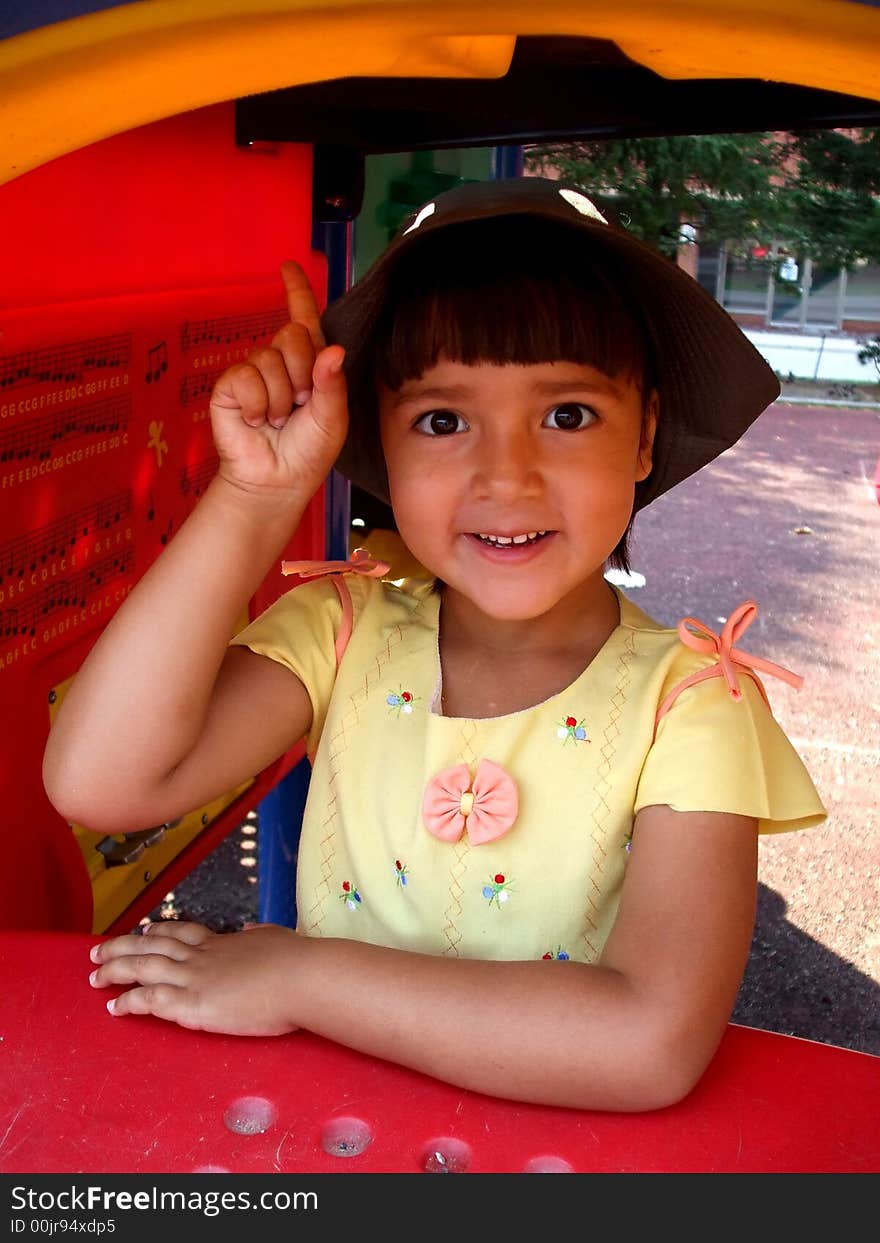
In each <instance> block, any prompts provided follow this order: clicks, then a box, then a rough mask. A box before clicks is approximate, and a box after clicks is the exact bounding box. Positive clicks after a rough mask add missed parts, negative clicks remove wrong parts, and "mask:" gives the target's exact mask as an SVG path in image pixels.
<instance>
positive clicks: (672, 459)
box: [322, 177, 780, 509]
mask: <svg viewBox="0 0 880 1243" xmlns="http://www.w3.org/2000/svg"><path fill="white" fill-rule="evenodd" d="M498 216H527V217H539V218H543V219H545V220H548V221H550V220H552V221H559V222H561V223H562V224H564V225H567V226H568V227H570V228H571V229H572V231H573V233H574V232H576V233H578V234H579V235H581V236H587V235H588V236H589V237H590V238H591V239H598V240H599V241H600V242H601V243H602V244H603V245H604V246H606V247H607V248H608V250H609V252H613V253H614V254H615V256H616V258H617V262H618V264H619V265H620V267H621V269H622V270H623V271H624V272H625V274H626V275H627V277H628V278H629V280H630V288H631V294H632V298H633V301H635V302H636V303H638V305H639V306H640V308H641V310H642V313H643V316H644V320H645V324H646V328H647V331H648V333H649V335H650V338H651V346H652V349H653V353H654V363H655V372H656V376H655V378H656V383H657V389H658V392H659V396H660V419H659V424H658V429H657V434H656V438H655V441H654V454H653V467H652V469H651V473H650V475H649V476H648V478H647V479H646V480H645V481H644V482H643V483H641V484H640V485H639V486H638V488H637V493H636V502H635V505H636V509H641V508H643V507H644V506H645V505H647V504H648V503H649V502H650V501H653V500H654V499H655V498H656V497H658V496H661V495H662V494H663V493H664V492H667V491H668V490H669V489H670V488H672V487H674V486H675V485H676V484H677V483H680V482H681V481H682V480H683V479H687V478H688V476H689V475H692V474H694V473H695V472H696V471H698V470H699V469H700V468H701V467H702V466H705V465H706V464H707V462H711V461H712V460H713V458H716V457H717V456H718V455H719V454H720V453H723V452H724V450H725V449H729V448H730V446H731V445H733V444H735V443H736V441H737V440H739V438H740V436H742V435H743V433H744V432H745V431H746V430H747V429H748V428H749V427H750V425H751V424H752V423H753V422H754V421H755V419H756V418H757V417H758V415H759V414H761V412H762V411H763V410H765V409H766V407H767V406H769V405H770V403H771V402H773V401H775V399H776V398H777V397H778V396H779V391H780V389H779V381H778V379H777V377H776V375H775V373H774V372H773V370H772V369H771V368H770V367H769V366H768V364H767V363H766V362H765V360H764V359H763V358H762V356H761V355H760V354H759V353H758V351H757V350H756V349H755V347H754V346H753V345H752V343H751V342H750V341H749V340H748V338H747V337H746V336H745V335H744V334H743V332H742V331H741V330H740V328H739V326H738V325H737V324H736V323H735V322H734V320H732V319H731V317H730V316H729V315H728V314H727V312H726V311H725V310H723V309H722V307H721V306H719V304H718V303H717V302H716V301H715V299H714V298H713V297H711V295H710V294H708V293H707V292H706V291H705V290H704V289H703V288H702V287H701V286H700V285H699V284H698V283H697V282H696V281H695V280H694V279H693V277H691V276H689V275H688V274H687V273H686V272H684V271H682V269H681V268H679V267H677V266H676V265H675V264H674V263H672V262H671V260H669V259H667V258H665V257H664V256H663V255H661V254H659V253H658V252H657V251H655V250H652V249H651V247H649V246H646V245H645V244H644V243H643V242H640V241H638V240H637V239H636V238H634V237H632V236H631V235H630V234H628V233H626V232H625V231H624V230H622V229H620V228H617V227H615V226H613V225H611V224H609V223H608V222H607V221H606V220H605V218H604V217H603V216H602V214H601V213H600V212H599V210H598V209H597V208H596V207H595V205H594V204H593V203H592V202H591V201H590V199H588V198H587V196H586V195H585V194H584V193H583V191H581V190H578V189H577V188H576V187H574V186H569V185H566V184H565V183H564V182H560V181H551V180H547V179H544V178H538V177H519V178H513V179H510V180H502V181H488V182H475V183H469V184H466V185H461V186H456V187H455V188H454V189H452V190H447V191H445V192H444V193H443V194H439V195H437V197H436V198H434V199H432V200H430V202H428V203H426V204H424V206H422V207H421V208H419V210H418V211H416V212H414V213H413V214H412V216H410V217H409V218H408V219H407V220H406V221H404V223H403V225H402V226H401V228H400V230H399V232H398V233H397V235H396V236H395V238H394V239H393V241H392V242H391V243H390V244H389V246H388V248H387V249H386V250H385V251H384V253H383V254H382V255H381V256H380V257H379V259H377V260H376V262H375V263H374V264H373V266H372V267H371V268H370V269H369V271H368V272H366V273H365V274H364V276H363V277H362V278H361V279H360V280H359V281H358V282H357V283H356V284H355V285H354V286H353V287H352V288H351V289H350V290H348V292H347V293H345V294H343V295H342V297H341V298H338V299H337V300H336V301H335V302H333V303H332V304H331V305H330V306H329V307H328V308H327V310H326V311H325V312H324V315H323V317H322V324H323V328H324V333H325V335H326V338H327V341H328V343H334V344H339V345H343V346H345V350H346V359H345V370H346V374H347V376H348V377H349V381H350V385H349V387H350V402H349V409H350V417H351V424H350V428H349V434H348V438H347V440H346V442H345V445H344V446H343V449H342V452H341V453H340V455H339V459H338V461H337V463H336V467H337V469H338V470H340V471H341V472H342V473H343V474H344V475H346V476H347V478H348V479H350V480H351V482H352V483H354V484H356V485H357V486H358V487H359V488H362V489H364V490H365V491H366V492H369V493H370V494H371V495H373V496H376V497H378V498H379V499H380V500H383V501H386V502H387V501H388V478H387V475H386V471H385V462H384V459H383V457H382V449H381V445H380V443H379V434H378V429H377V428H376V424H375V414H374V411H373V407H372V406H370V404H369V403H368V402H367V401H366V400H365V399H363V398H359V396H358V394H359V393H361V394H363V393H365V392H366V391H367V389H368V388H369V381H370V346H371V338H372V332H373V328H374V326H375V325H376V323H377V321H378V319H379V316H380V313H381V310H382V308H383V306H384V304H385V301H386V295H387V289H388V284H389V278H390V276H391V273H392V272H393V270H394V268H395V266H396V264H397V262H398V259H399V257H400V256H401V255H402V254H404V253H407V252H409V251H410V250H411V249H412V248H413V247H415V246H418V244H419V241H420V240H421V239H422V238H424V237H426V236H429V235H431V234H436V233H437V232H438V230H440V229H445V228H447V227H448V226H449V225H460V224H464V223H466V222H469V221H475V220H485V219H487V218H489V217H498ZM365 385H366V388H365Z"/></svg>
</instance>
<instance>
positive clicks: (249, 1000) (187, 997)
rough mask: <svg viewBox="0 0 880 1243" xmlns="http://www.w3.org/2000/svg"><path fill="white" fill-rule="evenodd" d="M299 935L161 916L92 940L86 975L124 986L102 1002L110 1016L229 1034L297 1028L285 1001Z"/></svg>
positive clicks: (95, 982)
mask: <svg viewBox="0 0 880 1243" xmlns="http://www.w3.org/2000/svg"><path fill="white" fill-rule="evenodd" d="M302 940H303V938H302V937H299V936H297V934H296V933H295V932H293V931H292V930H291V929H290V928H282V927H280V926H278V925H277V924H262V925H259V926H256V927H251V928H248V929H246V930H245V931H244V932H226V933H217V932H211V930H210V929H209V928H205V927H204V926H203V925H202V924H188V923H179V922H177V921H176V920H167V921H163V922H161V923H154V924H149V925H147V927H146V929H145V930H144V934H143V935H142V936H136V935H130V936H122V937H113V938H112V939H111V940H109V941H104V942H102V943H101V944H100V945H96V946H94V947H93V949H92V951H91V959H92V962H94V963H98V964H100V965H99V966H98V967H97V969H96V970H94V971H93V972H92V974H91V975H90V976H89V982H90V983H91V985H92V987H93V988H106V987H107V985H112V984H116V985H119V984H122V985H128V986H130V987H129V988H128V991H127V992H124V993H122V994H120V996H119V997H117V998H115V999H114V1000H113V1001H111V1002H109V1003H108V1007H107V1008H108V1009H109V1010H110V1013H111V1014H113V1015H122V1014H152V1015H154V1016H155V1017H156V1018H160V1019H168V1020H169V1021H170V1022H172V1023H179V1024H180V1026H181V1027H189V1028H192V1029H194V1030H196V1031H208V1032H224V1033H226V1034H227V1035H230V1036H280V1035H282V1034H284V1033H285V1032H292V1031H296V1029H297V1024H296V1023H294V1022H293V1021H292V1020H291V1017H290V1009H289V1007H290V998H291V995H292V982H293V979H294V976H293V969H294V965H295V961H296V958H297V954H298V952H299V951H301V949H302Z"/></svg>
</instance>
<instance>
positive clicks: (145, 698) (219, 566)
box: [44, 476, 307, 794]
mask: <svg viewBox="0 0 880 1243" xmlns="http://www.w3.org/2000/svg"><path fill="white" fill-rule="evenodd" d="M306 503H307V501H306V502H302V501H300V500H298V499H297V498H296V497H294V496H291V495H285V496H279V497H274V496H272V497H270V496H264V495H259V494H253V493H248V492H246V491H243V490H242V489H240V488H238V487H236V485H234V484H232V483H229V482H228V481H227V480H225V479H224V478H223V477H222V476H218V477H217V478H215V479H214V481H213V482H212V483H211V484H210V486H209V488H208V490H207V492H206V493H205V496H204V497H203V498H202V500H201V501H200V502H199V504H198V505H197V506H196V508H195V509H194V510H193V512H192V513H191V514H190V516H189V517H188V518H187V520H186V522H185V523H184V525H183V526H182V527H181V528H180V530H179V532H178V533H177V534H176V536H175V537H174V539H173V540H172V541H171V543H170V544H169V546H168V547H167V548H166V549H165V551H164V552H163V553H162V555H161V556H160V557H159V558H158V560H157V561H156V562H155V563H154V565H153V566H152V567H151V568H150V570H149V571H148V572H147V573H146V574H145V575H144V576H143V578H142V579H141V580H140V581H139V583H138V584H137V586H136V587H135V588H134V590H133V591H132V593H131V595H130V596H129V597H128V598H127V600H126V601H125V603H124V604H123V605H122V606H121V607H120V609H119V610H118V612H117V613H116V614H115V615H114V617H113V618H112V620H111V621H110V622H109V624H108V625H107V627H106V628H105V630H104V632H103V634H102V635H101V637H100V638H99V640H98V642H97V643H96V644H95V646H94V648H93V649H92V651H91V653H90V654H89V656H88V658H87V659H86V661H85V662H84V664H83V666H82V668H81V669H80V670H79V672H78V673H77V676H76V679H75V681H74V683H73V685H72V686H71V689H70V691H69V692H68V695H67V696H66V698H65V701H64V703H63V704H62V707H61V709H60V711H59V714H58V717H57V719H56V721H55V724H54V726H53V729H52V733H51V735H50V738H49V743H48V746H47V749H46V757H45V762H44V776H45V778H46V784H47V789H49V790H50V794H51V791H52V790H53V789H54V790H56V791H67V790H70V789H72V788H73V787H74V786H75V787H76V788H78V789H79V790H81V791H82V790H88V789H90V788H95V789H98V788H99V787H100V785H101V783H104V784H105V786H106V783H107V782H108V779H109V780H113V779H115V777H116V775H117V774H120V773H129V774H131V776H130V778H129V779H130V780H132V781H135V780H136V781H138V782H140V783H142V784H143V786H144V788H148V787H150V786H151V784H154V783H156V782H160V781H161V780H162V779H163V778H164V777H165V776H167V774H168V773H169V772H170V771H171V770H172V769H173V768H174V766H175V765H176V764H178V763H179V762H180V760H181V759H182V758H183V757H184V756H185V755H186V754H187V753H188V751H189V750H190V749H191V748H192V747H193V745H194V743H195V741H196V739H197V738H198V736H199V733H200V731H201V729H202V726H203V723H204V719H205V713H206V710H207V705H208V702H209V700H210V696H211V691H212V688H213V686H214V683H215V681H216V678H217V673H218V670H219V668H220V664H221V662H222V660H223V657H224V655H225V652H226V649H227V645H228V642H229V639H230V638H231V636H232V633H233V630H234V628H235V626H236V623H237V621H238V620H239V618H240V616H241V614H242V611H243V609H244V608H245V606H246V603H247V601H248V600H249V599H250V598H251V596H252V595H253V593H254V591H255V590H256V588H257V587H258V586H259V584H260V583H261V582H262V581H263V579H264V577H265V575H266V573H267V572H268V570H269V569H270V568H271V566H272V565H273V564H275V562H276V561H277V559H278V557H279V555H280V554H281V552H282V550H283V549H284V547H285V546H286V544H287V543H288V541H289V539H290V537H291V535H292V534H293V532H294V531H295V529H296V527H297V525H298V524H299V521H300V519H301V517H302V514H303V511H304V509H305V504H306Z"/></svg>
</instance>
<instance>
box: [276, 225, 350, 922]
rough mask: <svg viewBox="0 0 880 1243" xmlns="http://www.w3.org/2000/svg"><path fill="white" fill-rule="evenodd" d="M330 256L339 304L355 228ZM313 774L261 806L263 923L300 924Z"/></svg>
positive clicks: (332, 245) (335, 502)
mask: <svg viewBox="0 0 880 1243" xmlns="http://www.w3.org/2000/svg"><path fill="white" fill-rule="evenodd" d="M323 230H324V237H323V239H319V240H322V241H323V249H324V252H325V254H326V255H327V265H328V278H327V295H328V299H329V301H331V302H332V301H333V300H334V299H335V298H338V297H339V296H340V295H341V294H343V293H344V292H345V290H346V289H347V288H348V285H349V283H350V273H351V249H352V248H351V238H352V226H351V224H350V223H348V224H346V223H339V224H326V225H324V226H323ZM350 497H351V490H350V487H349V483H348V480H347V479H344V478H343V476H342V475H339V474H337V472H336V471H333V472H332V474H331V476H330V478H329V479H328V480H327V484H326V494H325V510H326V531H325V538H326V543H327V552H326V555H327V557H328V559H330V560H332V561H345V560H346V559H347V558H348V533H349V529H350V527H351V499H350ZM310 776H311V768H310V766H309V763H308V760H302V761H301V762H300V763H299V764H297V766H296V768H294V769H292V770H291V771H290V772H289V773H288V774H287V776H286V777H285V778H284V780H283V781H281V782H279V784H278V785H277V786H276V787H275V788H274V789H273V790H270V791H269V793H268V794H267V795H266V796H265V798H264V799H263V800H262V802H261V803H260V806H259V814H258V828H257V852H258V853H257V885H258V895H259V896H258V910H259V916H258V918H259V921H260V923H264V924H265V923H268V924H284V925H285V926H286V927H289V928H293V927H294V926H295V924H296V883H295V882H296V852H297V848H298V846H299V835H300V829H301V827H302V817H303V811H304V809H305V805H306V795H307V793H308V789H309V777H310Z"/></svg>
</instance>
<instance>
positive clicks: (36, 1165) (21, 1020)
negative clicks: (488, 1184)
mask: <svg viewBox="0 0 880 1243" xmlns="http://www.w3.org/2000/svg"><path fill="white" fill-rule="evenodd" d="M92 943H93V939H92V938H89V937H84V936H75V935H65V934H57V933H56V934H45V933H43V934H40V933H36V934H27V933H3V934H0V974H2V978H3V981H4V987H3V994H2V1002H0V1036H2V1038H3V1039H2V1044H0V1048H2V1050H3V1054H2V1056H3V1069H4V1073H3V1076H2V1080H0V1171H2V1172H9V1173H15V1172H25V1171H27V1172H31V1173H53V1172H54V1173H59V1172H63V1173H74V1172H130V1173H144V1174H146V1173H188V1172H192V1171H210V1170H215V1171H229V1172H232V1173H248V1172H249V1173H258V1172H260V1173H272V1172H275V1171H278V1172H284V1173H321V1172H329V1171H334V1172H338V1173H371V1172H373V1173H375V1172H394V1171H402V1172H413V1173H416V1172H419V1171H423V1170H426V1169H427V1170H429V1171H437V1172H441V1171H442V1170H443V1169H444V1167H445V1168H446V1169H447V1170H448V1171H451V1172H455V1171H462V1172H464V1171H468V1172H472V1173H480V1172H490V1171H491V1172H516V1171H532V1172H545V1171H546V1172H550V1171H559V1172H567V1171H569V1170H571V1171H575V1172H630V1173H633V1172H648V1173H666V1172H730V1173H746V1172H785V1173H793V1172H814V1173H815V1172H852V1173H867V1172H877V1171H880V1132H878V1128H877V1118H878V1117H880V1058H875V1057H869V1056H868V1055H867V1054H862V1053H854V1052H851V1051H848V1050H844V1049H837V1048H833V1047H831V1046H829V1045H822V1044H816V1043H813V1042H812V1041H806V1040H799V1039H796V1038H795V1037H790V1036H779V1035H775V1034H771V1033H769V1032H760V1031H754V1030H750V1029H749V1028H744V1027H737V1026H730V1027H729V1028H728V1030H727V1033H726V1035H725V1037H724V1040H723V1042H722V1045H721V1048H720V1050H719V1052H718V1054H717V1055H716V1057H715V1060H714V1061H713V1063H712V1065H711V1066H710V1067H709V1070H708V1071H707V1072H706V1074H705V1075H704V1077H703V1079H702V1081H701V1082H700V1083H699V1084H698V1086H697V1088H696V1089H695V1090H694V1092H692V1093H691V1095H690V1096H689V1097H688V1098H687V1099H686V1100H685V1101H683V1102H682V1103H681V1104H679V1105H676V1106H674V1107H672V1108H670V1109H664V1110H659V1111H656V1112H652V1113H646V1114H612V1113H593V1112H588V1111H583V1110H566V1109H555V1108H544V1107H540V1106H534V1105H523V1104H513V1103H507V1102H504V1101H498V1100H494V1099H491V1098H489V1097H485V1096H481V1095H478V1094H475V1093H472V1092H467V1091H464V1090H463V1089H460V1088H454V1087H449V1086H448V1085H446V1084H442V1083H439V1082H437V1081H435V1080H433V1079H428V1078H426V1077H425V1076H422V1075H419V1074H416V1073H414V1072H412V1071H407V1070H403V1069H401V1068H399V1067H395V1066H392V1065H390V1064H388V1063H386V1062H381V1061H377V1060H374V1059H372V1058H369V1057H365V1056H363V1055H361V1054H358V1053H353V1052H352V1051H350V1050H348V1049H345V1048H342V1047H340V1046H338V1045H334V1044H331V1043H329V1042H327V1041H324V1040H321V1039H319V1038H318V1037H315V1036H312V1035H310V1034H308V1033H303V1032H300V1033H295V1034H293V1035H291V1036H286V1037H278V1038H274V1039H265V1040H260V1039H254V1038H249V1037H226V1036H216V1035H208V1034H204V1033H199V1032H190V1031H185V1030H184V1029H182V1028H179V1027H175V1026H172V1025H170V1024H167V1023H162V1022H160V1021H159V1020H156V1019H146V1018H133V1017H125V1018H118V1019H114V1018H112V1017H111V1016H110V1015H109V1014H108V1013H107V1011H106V1001H107V998H108V997H109V996H111V995H113V990H106V989H102V990H100V991H94V990H92V989H91V988H90V987H89V985H88V983H87V977H88V974H89V972H90V971H91V970H92V964H91V963H90V962H89V958H88V950H89V947H90V945H91V944H92ZM353 1021H355V1020H353Z"/></svg>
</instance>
